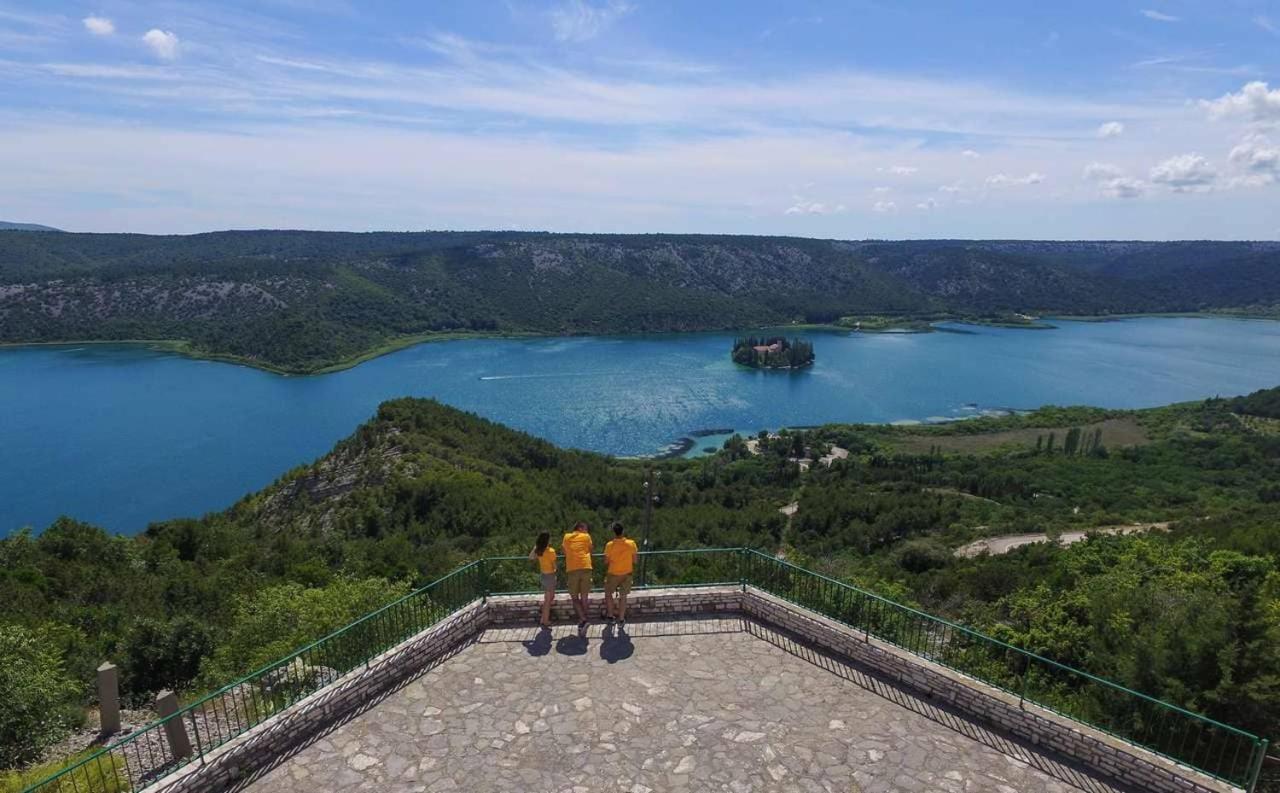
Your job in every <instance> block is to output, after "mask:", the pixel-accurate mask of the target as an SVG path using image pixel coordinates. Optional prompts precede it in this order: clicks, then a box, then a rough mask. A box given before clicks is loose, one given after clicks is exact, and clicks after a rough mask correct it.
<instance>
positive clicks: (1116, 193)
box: [1102, 176, 1147, 198]
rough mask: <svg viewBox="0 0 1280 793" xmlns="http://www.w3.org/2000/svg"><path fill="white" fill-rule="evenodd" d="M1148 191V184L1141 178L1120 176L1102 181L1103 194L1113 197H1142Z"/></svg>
mask: <svg viewBox="0 0 1280 793" xmlns="http://www.w3.org/2000/svg"><path fill="white" fill-rule="evenodd" d="M1146 192H1147V185H1146V183H1145V182H1143V181H1142V180H1141V179H1132V178H1130V177H1127V176H1118V177H1116V178H1115V179H1108V180H1106V181H1105V182H1103V183H1102V194H1103V195H1105V196H1110V197H1111V198H1140V197H1142V195H1143V194H1145V193H1146Z"/></svg>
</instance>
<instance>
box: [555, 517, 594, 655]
mask: <svg viewBox="0 0 1280 793" xmlns="http://www.w3.org/2000/svg"><path fill="white" fill-rule="evenodd" d="M587 528H588V527H587V524H585V523H582V522H581V521H579V522H578V524H577V525H575V526H574V527H573V531H571V532H569V533H568V534H566V535H564V539H563V540H561V543H560V548H561V550H562V551H563V552H564V571H565V578H566V579H567V580H568V582H569V599H570V600H572V601H573V609H574V611H577V612H578V630H585V629H586V627H587V615H588V614H590V613H591V612H590V610H589V609H588V603H587V601H588V599H589V598H590V596H591V551H592V549H593V548H594V547H595V546H594V545H593V544H592V542H591V535H590V534H588V533H587Z"/></svg>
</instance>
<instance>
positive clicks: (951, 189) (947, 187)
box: [938, 182, 964, 195]
mask: <svg viewBox="0 0 1280 793" xmlns="http://www.w3.org/2000/svg"><path fill="white" fill-rule="evenodd" d="M962 190H964V188H963V187H961V186H960V183H959V182H956V183H955V184H944V185H943V186H941V187H939V188H938V192H939V193H950V194H952V195H955V194H956V193H959V192H961V191H962Z"/></svg>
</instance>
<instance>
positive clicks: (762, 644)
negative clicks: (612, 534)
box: [32, 549, 1266, 793]
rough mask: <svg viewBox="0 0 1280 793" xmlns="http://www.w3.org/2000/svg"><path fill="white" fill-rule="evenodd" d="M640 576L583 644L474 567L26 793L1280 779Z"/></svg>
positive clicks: (746, 560) (690, 568) (1184, 724)
mask: <svg viewBox="0 0 1280 793" xmlns="http://www.w3.org/2000/svg"><path fill="white" fill-rule="evenodd" d="M642 563H643V564H644V566H645V567H646V568H647V570H646V575H647V577H648V578H649V580H651V581H656V582H657V583H655V584H654V585H652V586H650V587H646V588H642V589H637V590H636V591H633V592H632V595H631V598H630V601H629V603H630V605H629V608H628V622H627V625H626V628H625V630H619V629H618V628H616V627H614V626H611V625H608V624H605V623H603V622H601V621H598V620H597V621H596V622H593V623H592V625H591V626H590V627H589V629H588V630H587V631H586V633H585V635H580V634H579V632H578V631H577V629H576V619H574V618H573V617H572V616H571V614H570V603H569V600H568V598H567V596H565V595H563V594H561V595H560V596H559V598H558V602H557V606H556V613H555V617H556V622H557V627H555V628H554V629H553V630H551V631H543V630H540V629H538V628H537V627H536V621H537V608H538V605H539V602H540V597H539V596H537V595H535V594H533V593H521V592H516V593H512V594H504V593H502V590H504V589H517V588H520V587H524V586H528V585H529V584H530V583H531V581H532V576H531V574H530V573H529V564H528V562H527V560H523V559H489V560H481V561H479V562H474V563H472V564H470V565H467V566H466V567H464V568H461V569H460V570H458V571H456V572H455V573H453V574H451V575H450V576H447V577H446V578H444V579H441V580H440V581H437V582H435V583H433V584H431V585H429V586H428V587H424V588H423V589H421V590H418V591H416V592H414V593H413V594H411V595H409V596H407V597H406V598H404V599H402V600H400V601H397V602H396V603H393V604H390V605H389V606H387V607H385V608H384V609H381V610H379V611H378V612H375V613H373V614H371V615H368V616H367V617H365V618H363V619H362V620H360V621H358V622H357V623H354V624H353V625H351V626H348V627H347V628H344V629H342V630H341V631H338V632H336V633H334V634H332V635H331V636H328V637H325V638H324V639H322V640H320V641H319V642H316V643H315V644H313V645H310V646H309V647H306V648H302V649H301V650H299V651H298V652H297V653H294V654H293V655H291V656H290V657H288V658H285V659H281V660H280V661H279V662H277V663H275V664H272V665H271V666H269V667H268V668H266V669H263V670H259V671H258V672H256V673H254V674H253V675H250V676H249V677H247V678H245V679H243V680H240V681H236V682H235V683H232V684H231V685H229V686H227V687H225V688H224V689H222V690H220V691H218V692H215V693H213V694H211V695H209V696H208V697H205V698H203V699H201V700H199V701H197V702H194V703H192V704H190V705H187V706H186V707H185V708H183V709H182V710H180V711H179V712H178V713H176V714H174V715H173V716H170V717H169V718H168V719H167V720H165V721H162V722H159V723H157V724H154V725H151V726H149V727H148V728H145V729H144V730H140V731H138V732H137V733H135V734H133V735H130V736H128V737H126V738H124V739H123V740H121V741H118V742H117V743H115V744H113V745H112V746H110V747H108V748H107V749H106V750H104V751H103V752H102V753H101V754H100V755H99V756H98V757H97V758H90V760H89V761H86V762H85V763H82V764H80V765H78V766H76V767H73V768H71V769H68V770H67V771H64V772H63V775H62V776H61V777H58V778H55V779H52V780H49V781H48V782H46V783H44V784H43V785H39V786H36V787H34V788H32V790H39V791H41V793H48V791H55V790H56V791H64V790H65V791H69V790H77V791H87V792H88V793H98V791H115V790H142V789H146V790H148V791H167V792H168V791H172V793H179V792H180V791H181V792H184V793H185V792H186V791H192V792H193V793H194V792H195V791H201V793H204V792H206V791H223V790H244V791H254V793H259V792H260V793H313V792H314V791H320V790H369V791H374V790H376V791H404V792H405V793H408V792H409V791H415V792H418V791H421V792H424V793H425V792H426V791H445V790H458V791H464V790H465V791H548V792H549V793H561V792H562V791H571V792H572V793H594V791H630V792H631V793H646V792H647V791H654V792H658V791H668V790H676V791H679V790H689V791H700V790H716V791H720V790H723V791H735V792H741V791H773V790H779V791H790V790H795V791H840V793H848V791H858V793H872V792H873V791H948V792H952V791H954V793H961V792H964V793H983V792H986V791H990V792H991V793H1013V792H1014V791H1047V792H1048V793H1060V792H1062V793H1065V792H1066V791H1088V792H1089V793H1110V792H1112V791H1116V792H1120V791H1168V792H1169V793H1174V792H1179V793H1181V792H1184V791H1185V792H1190V791H1201V792H1202V793H1208V792H1210V791H1214V792H1217V791H1229V790H1249V789H1250V788H1251V786H1252V785H1253V783H1254V782H1255V780H1256V778H1257V774H1258V769H1259V768H1260V766H1261V763H1262V758H1263V757H1264V756H1265V752H1266V742H1265V741H1262V740H1260V739H1258V738H1256V737H1254V736H1252V735H1249V734H1248V733H1244V732H1242V731H1239V730H1236V729H1234V728H1232V727H1229V726H1227V725H1223V724H1219V723H1218V722H1214V721H1212V720H1209V719H1206V718H1205V717H1202V716H1198V715H1196V714H1192V713H1189V712H1187V711H1183V710H1180V709H1177V708H1175V707H1173V706H1171V705H1167V704H1165V703H1160V702H1157V701H1155V700H1151V699H1149V698H1146V697H1143V696H1142V695H1141V694H1137V693H1136V692H1131V691H1128V690H1127V689H1124V688H1122V687H1119V686H1116V685H1115V684H1113V683H1109V682H1107V681H1104V680H1100V679H1098V678H1094V677H1091V676H1089V675H1087V674H1084V673H1082V672H1078V671H1076V670H1072V669H1068V668H1066V667H1061V666H1059V665H1056V664H1053V662H1052V661H1049V660H1047V659H1042V658H1039V657H1038V656H1034V655H1032V654H1029V653H1026V652H1024V651H1021V650H1019V649H1018V648H1014V647H1010V646H1008V645H1004V644H1001V643H999V642H997V641H995V640H994V639H990V638H988V637H985V636H983V635H981V634H978V633H976V632H973V631H970V630H968V629H966V628H963V627H961V626H957V625H954V624H952V623H949V622H946V621H944V620H940V619H938V618H935V617H931V616H929V615H927V614H923V613H921V612H918V611H914V610H912V609H909V608H907V607H905V606H901V605H899V604H895V603H892V602H891V601H887V600H884V599H881V598H878V597H877V596H875V595H872V594H871V593H867V592H864V591H862V590H858V589H856V588H854V587H850V586H848V585H846V584H843V583H840V582H837V581H834V580H832V579H828V578H824V577H822V576H819V575H817V574H814V573H811V572H809V571H806V570H803V569H801V568H798V567H795V566H794V565H790V564H788V563H786V562H784V561H781V560H778V559H775V558H773V557H771V556H768V555H765V554H760V553H757V552H754V551H745V550H740V549H728V550H710V551H698V552H683V553H680V552H671V553H667V554H662V553H651V554H647V555H646V558H645V559H644V560H643V562H642ZM601 604H602V599H601V597H600V595H599V593H595V594H593V597H592V608H593V612H594V613H595V614H596V615H598V613H599V609H600V606H601ZM1037 700H1040V701H1042V702H1046V703H1048V704H1051V705H1053V706H1054V707H1053V708H1052V709H1050V708H1049V707H1044V706H1042V705H1039V704H1036V701H1037ZM1100 705H1107V706H1109V707H1110V711H1107V710H1103V709H1100ZM1073 710H1074V711H1075V712H1079V713H1081V714H1084V715H1086V716H1091V717H1092V726H1090V725H1089V724H1086V723H1085V721H1084V720H1083V719H1079V720H1077V719H1073V718H1070V717H1069V716H1068V715H1066V714H1068V713H1071V712H1072V711H1073ZM1112 714H1120V716H1115V715H1112ZM179 725H180V726H179ZM184 741H185V742H184ZM104 767H105V771H104ZM104 775H105V776H110V777H114V779H113V780H111V781H115V782H117V783H118V784H117V786H116V787H107V786H106V785H105V784H102V783H101V782H100V780H101V779H102V778H103V777H104ZM95 780H99V782H98V783H97V784H96V786H95ZM69 782H71V783H73V784H74V787H73V786H72V784H68V783H69Z"/></svg>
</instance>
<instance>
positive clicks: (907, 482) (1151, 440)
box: [0, 399, 1280, 764]
mask: <svg viewBox="0 0 1280 793" xmlns="http://www.w3.org/2000/svg"><path fill="white" fill-rule="evenodd" d="M1251 404H1253V403H1251ZM1232 410H1233V407H1232V403H1231V402H1229V401H1227V400H1208V401H1205V402H1200V403H1191V404H1185V405H1175V406H1171V407H1168V408H1161V409H1157V410H1150V411H1134V412H1122V411H1101V410H1095V409H1089V408H1050V409H1045V410H1042V411H1036V412H1034V413H1030V414H1026V415H1017V416H1004V417H993V418H984V419H978V420H974V421H970V422H959V423H956V424H951V425H945V426H936V427H912V428H903V427H884V426H844V425H833V426H826V427H820V428H814V429H808V430H804V431H787V432H782V433H779V435H778V436H776V437H773V436H768V435H765V436H763V437H759V438H755V439H752V442H751V443H750V444H748V442H747V439H744V438H741V437H737V436H735V437H733V438H731V439H730V440H729V441H728V442H727V443H726V444H725V448H724V450H723V451H722V452H721V453H719V454H716V455H712V456H710V457H706V458H701V459H698V460H689V461H684V460H672V461H664V462H661V463H657V464H656V468H657V469H658V471H659V472H660V473H661V476H660V477H659V479H658V480H657V481H658V488H659V489H658V495H659V496H660V498H661V501H660V506H659V508H658V509H656V510H654V513H653V532H652V542H653V545H654V546H655V547H657V548H664V549H675V548H688V547H706V546H749V547H754V548H758V549H761V550H764V551H767V552H778V551H781V552H784V553H785V554H786V555H787V556H788V558H790V559H792V560H794V561H796V562H797V563H800V564H803V565H805V566H808V567H811V568H813V569H816V570H820V571H822V572H825V573H828V574H830V575H833V576H837V577H840V578H842V579H845V580H849V581H852V582H854V583H857V584H859V585H861V586H864V587H866V588H869V589H872V590H874V591H878V592H881V593H883V594H885V595H888V596H890V597H893V598H896V599H900V600H903V601H906V602H908V603H911V604H914V605H917V606H919V607H921V608H923V609H925V610H928V611H931V612H934V613H937V614H940V615H944V616H947V617H951V618H954V619H957V620H959V621H962V622H965V623H968V624H971V625H974V626H976V627H978V628H980V629H982V630H984V631H986V632H988V633H991V634H993V635H995V636H997V637H1000V638H1004V639H1007V640H1009V641H1012V642H1015V643H1017V644H1020V645H1022V646H1025V647H1027V648H1028V649H1031V650H1034V651H1036V652H1040V653H1042V654H1044V655H1046V656H1048V657H1050V658H1053V659H1055V660H1059V661H1062V662H1064V663H1068V664H1072V665H1075V666H1078V667H1080V668H1083V669H1086V670H1089V671H1092V672H1095V673H1098V674H1101V675H1105V676H1108V677H1111V678H1113V679H1115V680H1117V681H1118V682H1120V683H1123V684H1126V685H1129V686H1132V687H1134V688H1137V689H1139V690H1141V691H1143V692H1145V693H1148V694H1151V695H1154V696H1157V697H1160V698H1163V699H1166V700H1168V701H1171V702H1173V703H1176V704H1180V705H1184V706H1186V707H1189V708H1192V709H1195V710H1198V711H1202V712H1205V713H1206V714H1207V715H1209V716H1211V717H1214V718H1217V719H1220V720H1222V721H1226V722H1228V723H1232V724H1237V725H1239V726H1240V727H1243V728H1245V729H1248V730H1251V731H1254V732H1257V733H1259V734H1263V735H1266V736H1271V737H1275V736H1277V735H1280V533H1277V532H1276V530H1275V527H1276V525H1277V524H1278V523H1280V487H1277V485H1276V482H1280V436H1276V435H1274V434H1269V433H1264V432H1258V431H1255V430H1254V429H1252V428H1251V427H1250V426H1249V425H1248V424H1247V423H1244V422H1242V421H1241V420H1240V417H1239V416H1237V414H1235V413H1233V412H1232ZM1120 428H1124V431H1125V432H1129V433H1134V432H1137V431H1141V433H1142V437H1143V439H1144V440H1143V443H1142V444H1140V445H1130V444H1126V443H1121V442H1119V441H1118V440H1113V438H1112V437H1111V435H1110V433H1111V432H1112V431H1113V430H1114V431H1115V432H1120V431H1121V430H1120ZM1073 429H1075V430H1076V432H1074V433H1073V432H1072V430H1073ZM1099 429H1100V430H1101V435H1100V436H1099V435H1098V432H1097V431H1098V430H1099ZM1010 432H1017V433H1024V434H1023V435H1022V436H1020V437H1021V440H1020V441H1019V442H1018V443H1007V442H999V443H985V444H984V443H978V444H975V445H972V446H968V447H964V448H960V449H954V450H953V449H952V448H949V447H948V444H950V443H952V442H954V441H957V440H960V439H978V438H982V437H983V436H984V435H988V434H995V435H999V434H1001V433H1010ZM1050 432H1052V433H1053V434H1054V438H1055V442H1054V452H1053V453H1048V450H1047V449H1045V448H1044V446H1045V443H1044V442H1042V443H1041V449H1040V450H1039V451H1037V450H1036V448H1035V439H1036V438H1037V437H1041V438H1046V437H1047V436H1048V434H1049V433H1050ZM1070 437H1075V438H1076V443H1075V444H1074V448H1073V449H1072V453H1067V448H1066V445H1067V444H1065V443H1064V442H1065V441H1067V439H1068V438H1070ZM832 446H838V447H840V448H841V449H844V450H847V451H848V453H849V454H848V458H847V459H833V460H831V461H830V462H831V464H830V465H829V466H827V465H825V464H822V463H815V464H814V465H813V466H812V468H811V469H810V470H809V471H808V472H801V471H800V470H799V467H798V466H797V465H796V464H795V463H794V462H791V460H792V459H793V458H800V457H808V458H810V459H814V460H818V459H819V458H821V457H823V456H824V455H826V454H827V453H828V452H829V451H830V449H831V447H832ZM644 465H645V464H644V463H641V462H638V461H625V460H615V459H611V458H607V457H604V456H600V455H595V454H589V453H585V452H578V451H572V450H566V449H560V448H557V447H555V446H553V445H551V444H549V443H546V442H544V441H541V440H538V439H536V438H532V437H530V436H528V435H525V434H523V433H519V432H515V431H512V430H509V429H506V428H504V427H501V426H499V425H496V424H493V423H491V422H488V421H484V420H481V419H478V418H476V417H474V416H471V415H468V414H465V413H462V412H460V411H457V410H453V409H451V408H447V407H444V406H442V405H439V404H437V403H434V402H430V401H423V400H409V399H405V400H397V401H393V402H388V403H386V404H384V405H382V406H381V407H380V408H379V410H378V413H377V415H376V417H375V418H374V419H373V420H372V421H370V422H369V423H367V424H365V425H364V426H362V427H360V428H359V429H358V430H357V431H356V432H355V434H354V435H353V436H352V437H351V438H349V439H348V440H346V441H343V442H342V443H340V444H339V445H338V446H337V447H336V448H335V449H334V450H333V452H331V453H330V454H329V455H328V456H326V457H325V458H323V459H321V460H319V461H317V462H316V463H314V464H312V465H308V466H304V467H301V468H299V469H297V470H294V471H292V472H290V473H288V474H287V475H285V476H284V477H282V478H281V479H280V480H279V481H278V482H276V483H275V484H274V485H272V486H271V487H269V488H267V489H266V490H264V491H262V492H260V493H257V494H254V495H251V496H249V497H247V498H245V499H244V500H243V501H241V502H240V503H238V504H236V505H235V506H234V507H232V508H231V509H229V510H227V511H225V512H222V513H218V514H213V515H209V516H206V517H204V518H201V519H198V520H173V521H166V522H163V523H157V524H154V525H153V526H151V527H150V528H149V529H148V530H147V531H146V532H145V533H144V534H142V535H141V536H138V537H113V536H110V535H108V534H106V533H105V532H102V531H100V530H98V529H96V528H93V527H90V526H86V525H84V524H81V523H77V522H75V521H73V520H70V519H62V520H59V521H58V522H56V523H55V524H54V525H52V526H50V527H49V528H48V529H46V530H45V531H44V532H42V533H41V534H39V535H31V534H19V535H17V536H13V537H10V538H8V539H5V540H3V541H0V626H2V627H0V637H8V638H6V639H5V640H4V641H3V642H0V670H5V669H10V668H17V667H19V666H21V667H22V668H23V669H24V670H28V671H24V672H23V673H22V674H21V676H20V678H15V681H16V682H5V681H4V680H3V679H0V686H10V687H15V690H20V693H21V695H22V696H25V697H27V701H30V702H33V703H39V704H38V707H33V708H31V709H29V710H27V711H24V712H27V713H39V714H41V715H42V716H47V715H48V714H56V718H55V719H54V720H53V722H52V723H48V724H45V725H44V726H45V727H46V728H47V729H43V731H39V732H37V731H36V728H37V727H39V726H40V724H39V722H38V721H37V722H36V723H35V727H17V728H11V727H9V726H7V723H6V726H5V727H4V729H6V730H9V732H7V733H5V737H4V740H5V742H6V745H5V751H6V752H7V754H6V755H5V757H6V758H8V762H9V763H10V764H20V763H23V762H30V761H32V760H35V759H37V757H38V752H39V749H40V748H41V747H42V746H44V745H47V744H48V743H49V742H50V741H52V740H54V739H55V738H56V737H57V735H58V734H59V733H60V732H61V731H62V730H65V729H66V728H67V727H69V726H70V725H71V723H72V721H73V720H74V718H75V715H74V714H75V712H76V710H77V708H80V707H83V706H84V705H86V704H89V703H90V702H91V696H92V692H91V681H92V679H93V669H94V667H95V666H96V665H97V664H98V663H100V662H101V661H102V660H104V659H110V660H112V661H114V662H116V663H118V664H120V665H121V668H122V672H123V676H124V681H125V683H124V688H125V692H126V696H127V697H129V698H130V699H131V700H132V701H133V702H135V703H138V704H143V703H146V702H147V701H148V700H149V698H150V695H151V693H152V692H154V691H155V690H156V689H157V688H160V687H176V688H178V689H179V690H182V691H185V692H186V693H187V695H188V696H190V694H192V693H193V692H199V691H204V690H208V689H209V688H210V687H213V686H215V685H216V684H218V683H222V682H226V681H227V680H229V679H231V678H232V677H234V676H235V675H238V674H240V673H242V672H245V671H249V670H250V669H252V668H254V667H255V666H257V665H259V664H261V663H262V662H263V661H265V660H268V659H271V658H276V657H279V656H281V655H284V654H285V651H286V650H288V649H291V648H293V647H295V646H297V645H299V644H302V643H304V642H306V641H308V640H310V639H314V638H318V637H319V636H320V635H322V634H324V633H326V632H328V631H329V630H330V629H332V628H333V627H336V626H337V625H340V624H343V623H345V622H348V621H349V620H350V619H351V618H352V617H354V616H356V615H358V614H360V613H362V612H365V611H367V610H369V609H370V608H371V607H372V606H374V605H375V604H377V603H380V602H385V601H388V600H390V599H392V598H394V597H396V596H398V595H399V594H401V593H403V592H404V591H406V589H405V588H406V587H407V586H410V585H412V584H415V583H422V582H425V581H427V580H432V579H434V578H436V577H438V576H439V575H441V574H443V573H444V572H447V571H449V570H451V569H453V568H455V567H457V566H458V565H459V564H461V563H462V562H464V561H466V560H468V559H472V558H476V557H478V556H484V555H510V554H514V555H523V554H524V553H525V552H527V549H528V546H529V544H530V543H531V542H532V538H533V537H534V536H535V534H536V532H538V531H540V530H551V531H552V532H553V534H554V533H555V532H557V531H559V530H561V529H563V528H565V527H567V526H569V525H570V524H571V523H572V522H574V521H576V520H579V519H584V520H587V521H589V522H590V523H591V525H592V530H593V532H597V533H599V534H598V536H597V537H596V539H597V542H598V543H603V541H604V540H605V537H604V534H603V531H602V527H604V526H607V525H608V523H609V521H611V520H614V519H617V520H621V521H622V522H623V523H625V524H628V525H631V526H638V525H639V524H640V523H641V522H642V515H643V506H644V497H643V493H644V490H643V487H642V482H643V481H644ZM792 502H796V503H797V504H798V512H797V513H796V514H795V515H794V516H790V517H789V516H787V515H784V514H782V513H781V512H780V511H779V509H780V507H782V506H784V505H786V504H790V503H792ZM1137 521H1143V522H1148V521H1169V522H1171V524H1172V525H1171V527H1170V530H1169V531H1167V532H1152V533H1150V534H1147V535H1125V536H1094V537H1091V538H1090V539H1088V540H1086V541H1084V542H1081V543H1078V544H1075V545H1071V546H1069V547H1055V546H1052V545H1048V544H1039V545H1030V546H1026V547H1023V548H1019V549H1017V550H1014V551H1011V552H1009V553H1007V554H1003V555H993V556H977V557H973V558H966V557H960V556H957V555H956V554H955V553H954V551H955V549H956V548H958V547H960V546H961V545H963V544H965V543H968V542H970V541H972V540H975V539H978V538H981V537H989V536H995V535H1001V534H1006V533H1017V532H1048V533H1050V534H1053V533H1056V532H1062V531H1068V530H1087V529H1089V528H1090V527H1096V526H1108V525H1117V524H1123V523H1129V522H1137ZM514 574H515V575H519V574H520V572H519V571H518V570H517V571H515V573H514ZM528 575H529V576H530V578H529V581H530V585H532V582H533V578H532V576H533V573H532V571H531V570H530V571H529V572H528ZM15 637H16V638H15ZM33 637H43V638H41V639H40V640H39V641H34V640H33ZM33 641H34V643H33ZM36 648H39V649H38V650H37V649H36ZM318 673H319V672H318ZM0 674H2V672H0ZM19 684H20V685H19ZM1061 693H1062V695H1063V696H1067V695H1068V694H1070V692H1061ZM1105 706H1106V703H1105V702H1101V703H1099V704H1098V707H1103V708H1105ZM9 712H10V711H8V710H6V711H5V714H6V716H7V715H8V714H9ZM26 723H27V722H24V724H26ZM15 733H16V734H15Z"/></svg>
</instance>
